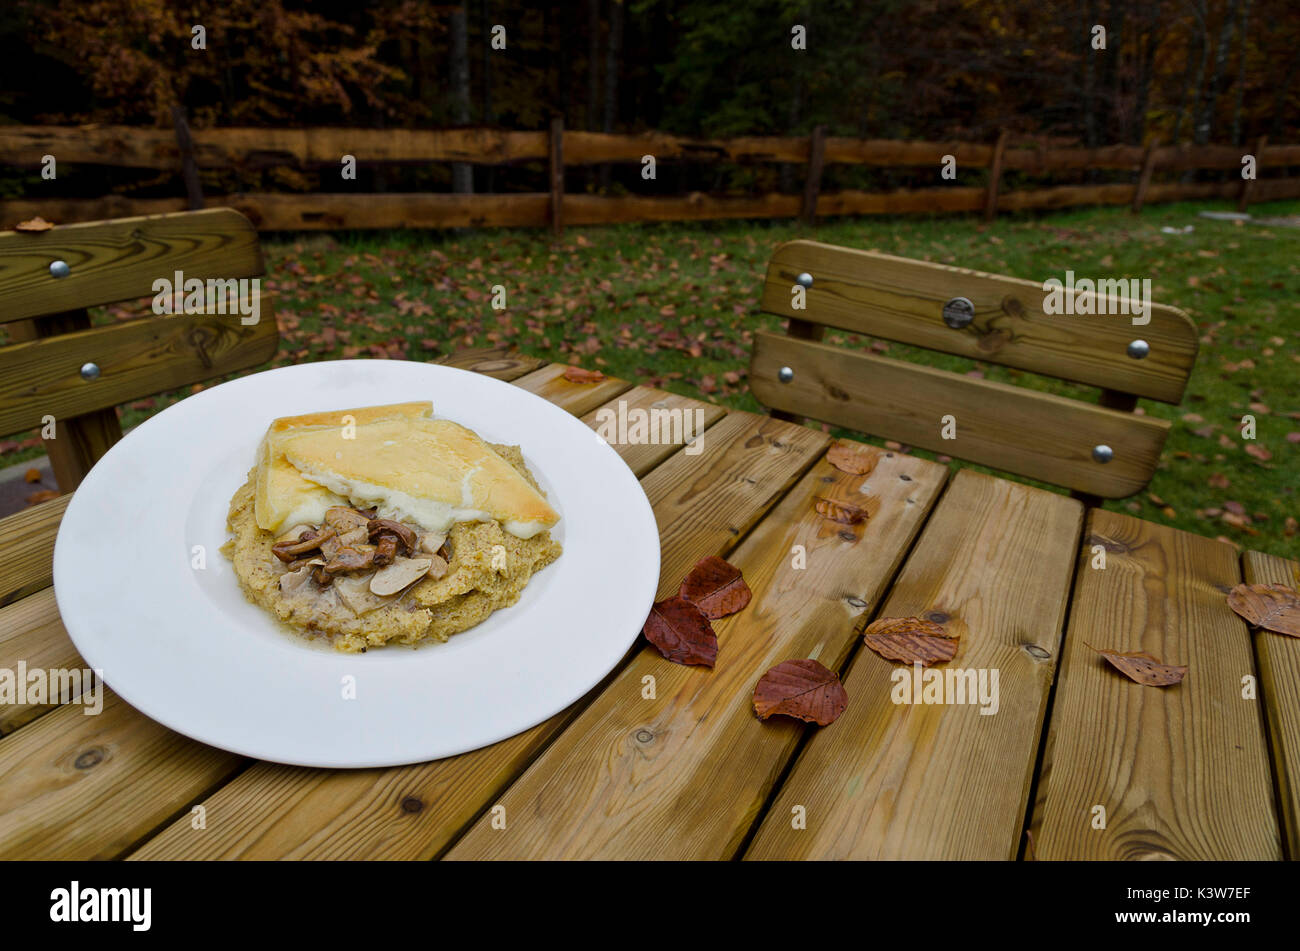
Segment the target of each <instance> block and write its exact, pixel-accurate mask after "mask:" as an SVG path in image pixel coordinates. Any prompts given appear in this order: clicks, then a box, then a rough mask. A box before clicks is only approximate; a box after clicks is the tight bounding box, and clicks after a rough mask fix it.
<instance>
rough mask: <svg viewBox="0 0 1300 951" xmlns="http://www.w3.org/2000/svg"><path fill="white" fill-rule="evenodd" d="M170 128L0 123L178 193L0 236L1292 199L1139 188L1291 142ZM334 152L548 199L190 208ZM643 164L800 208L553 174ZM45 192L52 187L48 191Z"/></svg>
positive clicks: (1293, 188) (294, 198)
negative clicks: (1126, 177) (205, 221)
mask: <svg viewBox="0 0 1300 951" xmlns="http://www.w3.org/2000/svg"><path fill="white" fill-rule="evenodd" d="M174 118H175V120H176V121H175V128H174V130H165V129H140V128H134V127H122V126H89V127H81V128H77V127H64V126H0V157H3V158H2V160H3V161H4V162H5V163H6V164H9V165H16V166H20V167H32V168H36V167H39V166H40V165H41V163H42V162H43V160H44V158H45V156H49V155H52V156H54V157H55V158H56V160H57V162H58V163H60V164H61V163H65V162H66V163H73V164H77V163H85V164H93V165H108V166H116V167H126V168H143V169H158V170H162V171H166V170H175V171H177V172H180V173H181V174H182V175H183V180H184V182H185V187H186V195H185V196H184V197H176V198H149V199H133V198H127V197H124V196H120V195H109V196H105V197H102V198H91V199H85V198H48V199H40V200H36V199H16V200H9V201H3V202H0V226H2V227H12V226H13V224H15V223H16V222H18V221H21V220H23V219H25V218H30V217H33V216H35V215H40V216H42V217H44V218H47V219H49V220H52V221H55V222H61V223H68V222H72V221H89V220H95V219H100V218H117V217H124V216H127V215H138V214H155V213H160V212H167V211H179V210H182V209H184V208H187V207H197V206H200V205H201V204H207V205H223V206H228V207H232V208H236V209H238V210H239V211H241V212H243V213H244V214H245V215H247V216H248V217H249V218H250V219H251V220H252V221H253V222H254V224H255V225H256V226H257V227H258V228H259V229H261V230H265V231H276V230H298V229H338V228H454V227H474V226H546V225H549V226H550V227H552V228H553V229H554V230H555V231H556V233H558V232H559V231H560V229H561V228H562V227H563V226H564V225H566V224H569V225H590V224H612V223H616V222H630V221H690V220H704V219H716V218H789V217H802V218H803V219H804V220H805V221H807V222H810V223H811V222H812V221H814V220H815V218H816V217H817V216H827V215H861V214H906V213H913V212H982V213H983V214H984V215H985V216H986V217H988V218H992V217H993V216H994V215H995V214H996V213H997V212H998V211H1021V210H1028V209H1051V208H1063V207H1068V206H1075V205H1129V206H1131V207H1132V209H1133V210H1134V211H1135V212H1136V211H1139V210H1141V208H1142V206H1143V205H1144V204H1146V203H1150V202H1165V201H1184V200H1194V199H1207V198H1222V199H1228V200H1235V201H1236V202H1237V204H1238V207H1239V208H1245V207H1246V205H1247V204H1248V203H1249V202H1251V201H1270V200H1276V199H1283V198H1297V197H1300V177H1291V178H1287V177H1281V178H1278V177H1274V178H1259V179H1258V180H1242V179H1241V178H1240V176H1239V174H1234V175H1232V176H1230V178H1231V180H1229V181H1226V182H1168V183H1158V182H1154V181H1153V180H1152V178H1153V176H1154V174H1155V173H1156V172H1183V171H1188V170H1193V169H1217V170H1221V171H1231V172H1234V173H1239V171H1240V170H1241V168H1242V160H1243V156H1244V155H1245V154H1251V155H1254V156H1255V160H1256V167H1257V171H1260V172H1262V171H1264V170H1266V169H1286V168H1290V167H1294V166H1300V145H1270V144H1268V143H1267V142H1266V141H1265V140H1263V139H1259V140H1257V141H1255V142H1254V143H1252V144H1251V146H1250V148H1249V149H1244V148H1241V147H1236V146H1224V145H1207V146H1189V145H1178V146H1161V145H1160V144H1159V143H1154V142H1153V143H1151V144H1150V145H1148V146H1146V147H1140V146H1125V145H1121V146H1107V147H1104V148H1096V149H1085V148H1061V147H1035V146H1015V145H1010V144H1009V141H1008V136H1007V135H1006V133H1003V134H1001V135H999V136H998V138H997V140H996V142H994V143H992V144H988V143H976V142H903V141H892V140H883V139H850V138H840V137H836V136H827V135H826V134H825V131H824V129H822V128H818V129H817V130H816V131H815V132H814V133H813V134H812V135H811V136H806V137H775V136H773V137H740V138H729V139H691V138H683V137H680V136H673V135H666V134H663V133H657V132H652V133H644V134H639V135H626V134H606V133H598V132H575V131H566V130H565V129H564V128H563V125H562V124H561V123H560V122H559V120H556V121H555V122H553V123H552V125H551V128H550V130H548V131H540V132H514V131H501V130H496V129H478V128H469V129H442V130H412V129H378V130H377V129H209V130H194V131H191V130H190V129H189V128H188V126H187V125H186V123H185V119H184V115H183V113H181V112H180V111H179V110H178V111H177V112H176V115H175V117H174ZM345 155H352V156H355V157H356V159H357V162H358V163H360V164H362V165H367V164H416V163H429V162H467V163H474V164H487V165H506V164H512V163H524V162H538V161H540V162H545V163H548V167H549V176H548V178H549V182H550V190H549V191H546V192H532V193H509V194H469V195H467V194H448V193H360V192H348V191H346V190H341V191H339V192H335V193H328V194H319V193H290V192H284V193H264V194H234V195H223V196H203V195H202V193H201V191H200V189H199V176H198V170H200V169H223V170H228V171H241V170H250V171H251V170H258V169H265V168H269V167H273V166H292V167H294V168H311V167H329V166H333V167H336V168H338V167H341V165H340V163H341V160H342V158H343V156H345ZM647 155H650V156H653V157H654V159H655V161H656V163H662V162H689V161H711V162H713V161H728V162H735V163H754V162H783V163H798V164H803V165H805V166H806V175H805V187H804V191H803V194H802V195H784V194H765V195H757V196H750V197H722V196H714V195H707V194H702V193H698V192H696V193H692V194H689V195H685V196H680V197H659V196H636V195H624V196H597V195H586V194H566V193H565V191H564V170H565V169H566V168H571V167H578V166H590V165H596V164H604V163H618V162H629V163H636V164H638V165H640V163H641V162H642V159H643V157H644V156H647ZM947 156H951V157H952V159H954V160H955V161H956V169H957V173H958V175H959V176H960V175H962V174H963V172H965V170H967V169H971V168H981V169H988V170H989V172H988V175H987V184H985V185H981V186H977V187H972V186H965V185H958V184H956V183H955V182H954V183H953V184H950V185H940V186H936V187H931V188H921V189H900V190H895V191H887V192H864V191H839V192H831V193H823V192H822V191H821V182H822V175H823V171H824V169H825V167H826V166H827V165H830V164H850V165H868V166H876V167H884V168H903V167H907V168H930V169H933V170H934V174H935V177H936V179H938V177H939V169H940V168H941V165H942V163H943V162H944V161H945V158H946V157H947ZM1084 169H1107V170H1111V171H1121V172H1122V171H1127V172H1131V173H1132V174H1133V181H1132V183H1129V184H1101V185H1062V186H1056V187H1047V188H1024V189H1016V190H1011V191H1006V190H1003V189H1002V187H1001V186H1002V185H1003V176H1004V174H1005V173H1006V172H1008V171H1020V172H1025V173H1031V174H1040V175H1041V174H1050V173H1053V172H1067V171H1075V172H1077V171H1080V170H1084ZM51 187H53V186H51Z"/></svg>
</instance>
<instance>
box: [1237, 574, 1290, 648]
mask: <svg viewBox="0 0 1300 951" xmlns="http://www.w3.org/2000/svg"><path fill="white" fill-rule="evenodd" d="M1228 607H1230V608H1232V610H1234V611H1236V612H1237V613H1238V614H1240V615H1241V616H1242V617H1244V618H1245V619H1246V620H1247V621H1249V622H1250V623H1251V624H1253V625H1255V626H1256V627H1262V628H1264V629H1265V630H1267V631H1275V632H1277V633H1278V634H1290V635H1291V636H1292V637H1300V595H1298V594H1296V592H1295V591H1294V590H1292V589H1291V588H1288V587H1287V586H1286V585H1283V584H1239V585H1237V586H1236V587H1235V588H1233V589H1232V590H1231V591H1229V592H1228Z"/></svg>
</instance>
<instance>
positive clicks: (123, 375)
mask: <svg viewBox="0 0 1300 951" xmlns="http://www.w3.org/2000/svg"><path fill="white" fill-rule="evenodd" d="M60 262H61V263H60ZM177 272H181V274H183V276H184V279H185V280H186V281H188V280H190V279H192V278H198V279H200V280H202V281H205V282H206V281H207V280H208V279H216V280H238V279H242V278H253V277H257V276H259V275H261V274H262V273H263V265H262V252H261V249H260V247H259V245H258V241H257V232H256V231H255V230H254V228H253V226H252V224H250V223H249V221H248V219H247V218H245V217H244V216H243V215H241V214H239V213H238V212H236V211H233V210H231V209H229V208H214V209H210V210H205V211H193V212H181V213H178V214H168V215H151V216H147V217H140V218H122V219H118V220H115V221H96V222H89V223H86V224H75V225H67V226H58V227H55V228H53V229H51V230H48V231H41V232H26V231H23V232H19V231H4V232H0V323H3V324H5V325H6V327H7V328H8V329H9V334H10V340H11V341H16V342H11V343H10V344H9V345H8V346H5V347H0V435H8V434H12V433H16V432H21V431H24V430H27V429H31V428H35V427H42V426H43V423H44V422H46V421H48V419H49V418H50V417H53V418H54V421H55V422H54V430H55V438H54V439H47V440H46V448H47V450H48V451H49V454H50V461H51V465H52V467H53V469H54V473H55V477H56V478H57V480H58V483H59V487H60V489H62V490H63V491H64V492H69V491H71V490H72V489H74V488H75V487H76V485H77V484H78V483H79V482H80V481H81V479H82V478H83V477H84V476H85V474H86V472H87V471H89V469H90V466H92V465H93V464H94V462H95V460H96V459H98V458H99V457H100V456H101V455H103V453H104V452H106V451H107V450H108V448H109V446H111V445H112V444H113V443H114V442H116V441H117V440H118V439H120V438H121V435H122V431H121V427H120V426H119V424H118V421H117V415H116V412H115V410H114V407H116V406H117V405H118V404H121V403H126V402H129V401H131V400H136V399H140V398H142V397H146V396H152V395H153V394H156V393H160V392H163V391H165V390H172V389H176V388H178V387H181V386H187V385H190V384H193V383H199V382H202V381H205V380H210V379H212V378H214V377H219V376H222V375H224V374H227V373H230V372H232V371H235V370H241V369H245V368H247V367H250V366H256V365H257V364H259V363H263V362H265V361H267V360H269V359H270V358H271V357H272V356H273V355H274V354H275V351H276V347H277V345H278V341H279V334H278V333H277V331H276V323H275V317H274V313H273V311H272V310H271V308H270V307H269V306H263V308H262V309H261V313H260V315H259V317H260V319H259V320H258V322H257V323H255V324H245V323H244V322H243V319H241V316H240V314H238V313H234V314H231V313H227V314H224V315H223V314H215V313H207V314H202V315H182V316H175V317H156V316H155V317H146V318H144V319H140V320H130V321H123V322H120V323H116V324H113V325H111V326H96V327H92V326H91V324H90V319H89V316H88V314H87V313H86V308H88V307H95V306H99V305H103V304H111V303H116V302H119V301H124V300H130V299H136V298H143V297H150V296H154V295H156V293H157V291H156V289H155V287H154V282H155V281H157V280H159V279H160V278H166V279H167V280H168V281H169V282H174V280H175V276H176V273H177ZM262 304H263V305H267V304H268V301H267V300H265V299H263V300H262Z"/></svg>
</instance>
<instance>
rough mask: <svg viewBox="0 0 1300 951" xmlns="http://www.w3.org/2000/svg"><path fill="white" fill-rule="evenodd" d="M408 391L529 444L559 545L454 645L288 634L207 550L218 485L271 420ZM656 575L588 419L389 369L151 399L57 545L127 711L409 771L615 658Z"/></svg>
mask: <svg viewBox="0 0 1300 951" xmlns="http://www.w3.org/2000/svg"><path fill="white" fill-rule="evenodd" d="M411 400H432V401H433V412H434V415H435V416H438V417H443V418H446V419H450V420H454V421H455V422H458V423H462V424H464V425H466V426H468V427H470V428H471V429H473V430H475V431H476V432H477V433H478V434H479V435H480V436H482V437H483V438H484V439H486V440H488V441H489V442H497V443H509V444H512V445H518V446H520V447H521V448H522V450H523V454H524V458H525V460H526V461H527V463H528V466H529V468H530V469H531V470H532V472H533V474H534V475H535V476H536V477H537V480H538V482H539V483H541V485H542V488H543V489H544V490H545V491H546V494H547V496H548V498H549V500H550V501H551V503H552V504H553V505H554V506H555V508H556V510H557V511H558V512H559V513H560V516H561V519H560V522H559V524H558V525H557V526H556V527H555V529H554V530H553V531H552V536H553V537H554V538H555V539H556V540H558V541H559V542H560V543H561V544H562V545H563V546H564V554H563V555H561V556H560V558H559V559H558V560H557V561H555V562H554V563H552V564H551V565H549V566H547V567H546V568H544V569H543V570H542V571H540V572H538V573H537V574H536V575H534V576H533V578H532V580H531V581H530V582H529V583H528V586H527V588H525V589H524V593H523V596H522V597H521V598H520V600H519V601H518V603H516V604H515V605H514V606H512V607H509V608H506V609H504V610H501V611H497V612H496V613H495V614H493V615H492V616H491V617H490V618H488V620H486V621H485V622H483V623H482V624H480V625H479V626H478V627H475V628H471V629H470V630H468V631H465V632H464V633H461V634H457V635H455V636H454V637H452V638H451V640H450V641H448V642H447V643H445V644H438V643H430V644H427V645H424V646H421V647H416V648H411V647H384V648H378V649H373V650H370V651H368V652H366V653H364V654H343V653H340V652H338V651H335V650H334V649H333V648H331V647H329V646H328V645H321V644H319V643H318V642H310V641H307V640H305V639H303V638H299V637H297V636H295V635H294V634H293V633H291V632H289V631H287V630H286V629H284V628H283V627H281V626H280V625H279V623H278V622H277V621H276V620H275V619H274V618H272V617H271V616H270V615H269V614H267V613H266V612H265V611H263V610H262V609H261V608H258V607H256V606H254V605H252V604H250V603H249V602H248V601H246V600H245V598H244V595H243V593H242V592H241V591H240V589H239V585H238V584H237V582H236V580H235V575H234V571H233V569H232V568H231V566H230V562H229V561H228V560H227V559H226V558H225V556H223V555H222V554H221V553H220V552H219V551H218V549H219V548H220V547H221V545H222V544H223V543H224V542H225V541H226V538H227V533H226V511H227V508H228V507H229V504H230V497H231V496H232V495H233V494H234V492H235V490H236V489H238V488H239V486H241V485H242V484H243V483H244V481H245V480H246V479H247V477H248V471H249V469H250V468H251V467H252V465H253V453H254V450H255V449H256V447H257V445H258V442H259V441H260V440H261V438H262V435H263V433H264V432H265V431H266V427H267V425H268V424H269V423H270V421H271V420H272V419H274V418H275V417H278V416H292V415H296V414H299V413H308V412H316V411H321V410H331V409H347V408H351V407H357V406H371V405H378V404H383V403H400V402H409V401H411ZM658 581H659V532H658V528H657V526H656V524H655V518H654V512H653V511H652V510H651V508H650V503H649V501H648V500H647V499H646V497H645V493H644V492H643V491H642V489H641V485H640V483H639V482H638V481H637V479H636V477H635V476H634V475H633V474H632V472H631V470H629V469H628V467H627V465H626V464H625V463H624V462H623V460H622V459H621V458H619V456H618V454H617V453H615V452H614V450H613V449H611V448H610V447H609V446H607V445H605V443H604V442H602V441H601V440H600V439H599V438H598V437H597V436H596V435H595V433H594V432H593V431H592V430H591V429H589V428H588V427H587V426H585V425H583V424H582V423H581V422H579V421H578V420H577V419H576V418H574V417H573V416H571V415H570V414H569V413H566V412H565V411H564V410H561V409H560V408H558V407H556V406H554V405H552V404H551V403H548V402H547V401H546V400H543V399H542V398H540V397H538V396H535V395H533V394H531V393H528V392H527V391H525V390H522V389H520V388H518V387H516V386H512V385H510V384H509V383H503V382H501V381H500V380H494V379H492V378H490V377H486V376H481V375H479V374H476V373H469V372H466V371H464V370H455V369H451V368H450V367H444V366H438V365H436V364H427V363H408V362H403V361H396V360H340V361H335V362H327V363H310V364H304V365H301V366H293V367H285V368H283V369H278V370H269V371H267V372H265V373H258V374H254V375H252V376H248V377H244V378H243V379H239V380H234V381H232V382H230V383H224V384H222V385H220V386H215V387H213V388H212V389H209V390H203V391H202V392H200V393H198V394H196V395H194V396H190V397H188V398H186V399H184V400H182V401H181V402H179V403H177V404H175V405H174V406H171V407H169V408H167V409H166V410H163V411H162V412H161V413H159V414H158V415H157V416H154V417H153V418H151V419H149V420H148V421H147V422H145V423H144V424H142V425H141V426H139V427H138V428H136V429H135V430H134V431H132V432H131V433H130V434H129V435H127V436H126V438H124V439H123V440H122V441H121V442H119V443H118V444H117V445H116V446H114V447H113V448H112V449H111V450H109V452H108V453H107V455H105V456H104V458H103V459H101V460H100V461H99V463H98V464H97V465H96V466H95V467H94V469H92V470H91V472H90V474H89V475H88V476H87V477H86V480H85V481H84V482H83V483H82V484H81V487H80V488H79V489H77V492H76V494H75V495H74V496H73V497H72V501H71V503H70V504H69V505H68V511H67V514H66V515H64V517H63V524H62V525H61V526H60V528H59V536H58V541H57V543H56V545H55V548H54V592H55V595H56V597H57V599H58V603H59V613H60V614H61V615H62V617H63V623H64V626H65V627H66V628H67V630H68V634H69V635H70V636H71V637H72V640H73V642H74V643H75V644H76V646H77V650H78V651H80V652H81V656H82V657H83V658H84V659H85V662H86V664H87V666H89V667H92V668H96V669H98V670H101V671H102V675H103V678H104V680H105V682H106V683H107V684H108V685H109V686H110V687H111V688H112V689H113V690H114V691H116V692H117V693H118V694H119V695H120V696H121V697H122V698H123V699H124V700H126V702H127V703H129V704H131V706H133V707H135V708H136V709H138V710H139V711H141V712H142V713H144V714H145V715H147V716H149V717H152V718H153V719H155V720H157V721H158V722H159V723H162V724H164V725H165V726H168V727H170V728H171V729H173V730H176V731H178V732H180V733H184V734H185V735H186V736H189V737H193V738H194V739H196V740H200V741H202V742H204V743H209V744H211V745H212V746H217V747H221V748H222V749H226V750H231V751H232V752H235V753H241V754H243V755H246V756H252V757H256V758H258V759H265V760H272V761H275V762H280V763H291V764H295V765H303V766H331V767H361V766H394V765H398V764H402V763H415V762H421V761H424V760H430V759H437V758H439V757H443V756H452V755H454V754H456V753H463V752H466V751H468V750H473V749H478V748H479V747H483V746H487V745H489V744H491V743H495V742H497V741H499V740H503V739H505V738H506V737H509V736H513V735H514V734H516V733H519V732H521V731H523V730H526V729H528V728H529V727H531V726H534V725H535V724H537V723H540V722H542V721H543V720H545V719H547V718H548V717H550V716H552V715H553V714H556V713H558V712H559V711H561V710H563V709H564V708H565V707H567V706H568V705H569V704H570V703H572V702H573V701H575V700H577V699H578V698H579V697H581V696H583V694H585V693H586V692H587V691H588V690H590V689H591V688H592V687H594V686H595V685H596V684H597V683H599V682H600V680H601V679H602V678H603V677H604V676H605V675H606V674H607V673H609V671H610V670H612V669H613V667H614V665H615V664H617V663H618V661H619V660H620V658H622V657H623V656H624V654H625V653H626V652H627V650H628V648H629V647H630V646H631V644H632V642H633V640H634V639H635V638H636V636H637V634H638V633H639V632H640V629H641V626H642V623H643V622H644V621H645V618H646V615H647V614H648V613H649V610H650V605H651V604H652V602H653V601H654V596H655V589H656V587H657V585H658Z"/></svg>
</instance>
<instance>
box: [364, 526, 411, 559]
mask: <svg viewBox="0 0 1300 951" xmlns="http://www.w3.org/2000/svg"><path fill="white" fill-rule="evenodd" d="M368 527H369V531H370V537H371V538H372V539H373V538H377V537H379V536H381V535H387V534H393V535H396V536H397V538H398V540H399V541H400V542H401V543H402V547H403V549H404V550H405V553H406V554H408V555H409V554H411V553H413V552H414V551H415V550H416V545H418V544H419V539H418V538H416V537H415V532H413V531H411V529H409V528H407V527H406V526H405V525H403V524H402V523H401V522H395V521H393V520H392V519H391V518H372V519H371V520H370V522H369V523H368Z"/></svg>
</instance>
